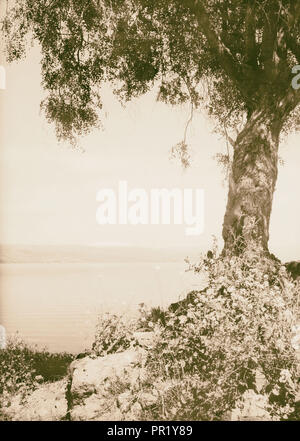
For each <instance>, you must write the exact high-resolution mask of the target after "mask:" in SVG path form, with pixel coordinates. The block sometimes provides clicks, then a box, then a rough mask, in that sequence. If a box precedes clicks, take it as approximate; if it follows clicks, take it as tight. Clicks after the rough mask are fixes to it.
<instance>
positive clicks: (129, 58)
mask: <svg viewBox="0 0 300 441" xmlns="http://www.w3.org/2000/svg"><path fill="white" fill-rule="evenodd" d="M299 23H300V3H299V2H298V1H294V0H224V1H219V0H155V2H154V1H153V0H46V1H44V0H16V2H14V5H13V6H12V7H11V8H9V9H8V13H7V15H6V18H5V19H4V21H3V30H4V32H5V35H6V40H7V53H8V59H9V61H12V60H16V59H19V58H20V57H22V56H23V55H24V54H25V52H26V46H27V43H28V42H27V39H28V37H30V38H33V40H36V41H38V43H39V45H40V46H41V53H42V61H41V68H42V84H43V87H44V89H45V90H46V91H47V97H46V99H45V100H44V102H43V103H42V106H43V108H44V109H45V112H46V115H47V117H48V119H49V121H52V122H54V123H55V124H56V128H57V133H58V136H59V137H60V138H71V137H72V136H74V135H78V134H82V133H85V132H87V131H89V130H90V128H92V127H94V126H95V125H97V123H98V122H99V116H100V115H99V109H101V105H102V102H101V94H100V92H101V85H102V84H103V83H104V82H107V81H109V82H111V83H112V84H113V87H114V91H115V93H116V94H117V95H118V96H119V97H120V99H121V100H129V99H131V98H132V97H136V96H139V95H141V94H144V93H146V92H147V91H148V90H149V89H150V88H152V87H153V85H154V84H157V85H158V88H159V91H158V98H159V99H160V100H162V101H164V102H166V103H170V104H180V103H184V102H187V101H190V102H192V104H193V106H195V107H198V106H200V105H201V104H204V105H205V106H206V107H207V108H208V111H209V112H210V114H211V115H213V116H214V117H216V118H217V121H218V123H219V126H220V127H221V128H223V127H224V125H226V127H236V125H237V123H238V122H241V121H243V118H244V117H245V116H246V117H247V115H248V116H249V114H251V113H252V112H254V111H255V110H257V109H258V108H261V107H262V106H264V107H268V108H269V109H270V108H272V109H273V111H274V112H277V114H278V117H279V118H281V119H282V123H283V124H284V123H285V127H286V128H287V129H289V128H291V127H292V126H297V125H298V122H299V118H298V117H297V112H296V108H297V105H298V104H299V93H297V92H296V91H295V90H293V89H292V87H291V79H292V73H291V69H292V67H293V66H294V65H296V64H300V26H299ZM100 119H101V116H100Z"/></svg>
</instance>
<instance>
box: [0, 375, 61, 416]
mask: <svg viewBox="0 0 300 441" xmlns="http://www.w3.org/2000/svg"><path fill="white" fill-rule="evenodd" d="M66 387H67V379H64V380H61V381H57V382H55V383H44V384H42V385H40V386H39V387H38V388H37V389H36V390H35V391H33V392H31V393H30V394H28V395H25V396H23V394H21V393H19V394H17V395H15V396H13V397H10V398H9V399H8V401H7V402H6V403H5V404H6V405H5V406H3V408H2V409H1V412H2V415H3V417H4V419H8V420H12V421H60V420H63V419H65V416H66V414H67V409H68V405H67V400H66Z"/></svg>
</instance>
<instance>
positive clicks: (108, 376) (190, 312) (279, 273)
mask: <svg viewBox="0 0 300 441" xmlns="http://www.w3.org/2000/svg"><path fill="white" fill-rule="evenodd" d="M190 269H191V270H193V271H195V272H196V273H197V272H201V273H202V272H206V274H207V278H208V283H207V287H206V288H205V289H203V290H201V291H192V292H190V293H189V294H188V295H187V297H186V298H185V299H183V300H181V301H179V302H177V303H174V304H172V305H170V306H169V308H168V309H166V310H163V309H161V308H152V309H151V310H148V309H147V307H146V306H145V305H141V306H140V314H139V316H138V317H137V318H135V319H129V318H128V319H127V318H126V317H124V316H122V317H121V316H118V315H116V314H113V315H110V314H105V315H104V316H101V317H100V318H99V322H98V326H97V330H96V335H95V341H94V344H93V346H92V349H91V351H90V352H88V353H86V354H84V358H82V357H78V359H76V360H74V361H73V362H72V363H71V365H70V366H69V368H68V377H67V378H65V382H64V385H65V386H64V387H65V396H64V397H62V396H61V386H59V387H58V386H57V387H54V386H53V387H52V389H51V390H50V389H49V390H48V389H47V388H46V389H45V388H44V389H43V384H42V385H40V384H39V382H42V383H44V382H52V381H56V380H59V381H57V383H55V384H57V385H61V381H62V380H61V379H62V378H63V377H66V373H67V366H68V365H69V363H70V361H71V359H72V357H71V356H70V355H67V354H62V355H56V354H55V355H54V354H49V353H47V352H42V353H39V352H37V351H35V350H32V349H30V348H28V347H27V346H26V345H24V344H23V343H20V342H18V343H16V342H10V343H9V345H8V347H7V349H6V350H3V351H1V352H0V366H1V383H0V385H1V393H2V397H5V396H6V397H7V396H9V397H12V398H11V402H12V403H14V398H13V396H14V395H16V394H19V395H20V391H21V393H23V396H27V398H26V400H27V401H26V402H27V408H26V409H25V410H26V412H25V410H24V408H22V407H20V400H19V401H18V403H17V404H15V405H13V406H11V409H12V410H13V411H14V413H13V414H12V412H11V414H12V415H11V416H12V417H13V418H14V417H15V416H16V415H17V413H16V412H17V410H16V409H21V410H22V412H21V410H20V412H21V415H25V417H26V418H28V419H30V418H32V419H42V415H41V414H40V412H38V411H37V409H36V408H35V410H34V411H32V412H30V409H29V408H30V406H31V405H32V403H36V402H37V399H38V397H42V399H45V403H46V402H49V403H52V404H51V406H52V407H53V409H52V408H51V409H50V408H49V409H48V410H47V413H46V415H47V418H50V419H51V418H52V417H53V418H58V416H59V417H60V419H64V418H69V419H74V420H86V419H87V420H89V419H94V420H101V419H105V420H120V419H122V420H224V419H251V418H252V419H263V420H298V419H299V417H300V413H299V401H300V400H299V358H297V355H298V356H299V350H300V338H299V323H298V322H297V314H298V313H299V310H298V300H299V282H298V281H297V280H294V279H293V278H292V277H291V276H290V275H289V274H288V272H287V270H286V267H285V266H284V265H282V264H281V263H280V262H279V261H278V260H277V259H275V258H272V257H270V256H268V255H265V254H261V255H258V253H257V250H255V249H254V248H253V247H252V248H251V247H250V246H249V247H248V248H247V249H246V250H245V251H244V252H243V254H241V255H239V256H236V255H233V254H226V255H225V254H220V255H219V254H218V252H217V249H216V248H214V249H213V251H210V252H209V253H208V254H207V255H206V256H204V257H203V258H202V259H201V262H200V263H199V264H197V265H191V268H190ZM32 390H35V391H34V392H33V393H32V392H31V391H32ZM58 391H60V395H59V396H58ZM47 394H50V396H51V400H50V401H49V400H48V399H46V398H45V397H47ZM56 395H57V397H56ZM39 399H40V398H39ZM2 402H4V401H3V398H2ZM30 403H31V404H30ZM55 403H56V404H55ZM6 405H7V399H6ZM33 406H34V405H33ZM49 406H50V405H49ZM8 407H9V406H8ZM25 407H26V406H25ZM35 407H36V406H35ZM54 408H55V409H54ZM28 409H29V410H28ZM6 411H7V409H6ZM24 412H25V413H24ZM5 415H9V411H8V413H7V412H6V413H5Z"/></svg>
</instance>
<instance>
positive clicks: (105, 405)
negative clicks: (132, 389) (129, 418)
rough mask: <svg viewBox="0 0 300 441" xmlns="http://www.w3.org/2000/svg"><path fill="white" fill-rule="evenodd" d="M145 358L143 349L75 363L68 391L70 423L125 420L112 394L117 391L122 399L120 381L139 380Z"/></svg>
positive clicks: (87, 358)
mask: <svg viewBox="0 0 300 441" xmlns="http://www.w3.org/2000/svg"><path fill="white" fill-rule="evenodd" d="M144 356H145V352H144V351H143V350H141V349H137V350H133V349H129V350H127V351H125V352H121V353H116V354H111V355H107V356H105V357H98V358H94V359H93V358H91V357H85V358H83V359H81V360H75V361H73V362H72V363H71V365H70V379H69V384H68V389H67V399H68V407H69V409H68V417H69V419H71V420H98V421H101V420H103V421H105V420H109V421H117V420H122V419H123V416H122V412H121V410H120V408H119V407H118V401H117V400H116V397H115V394H112V393H111V392H112V391H113V390H114V389H115V392H116V395H118V390H117V389H118V380H122V383H123V382H124V381H125V382H128V384H131V383H132V382H134V381H137V380H138V378H139V377H140V375H141V372H142V368H141V366H142V365H143V359H144ZM121 392H123V391H122V390H120V394H121ZM123 398H124V397H123Z"/></svg>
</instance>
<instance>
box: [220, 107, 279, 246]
mask: <svg viewBox="0 0 300 441" xmlns="http://www.w3.org/2000/svg"><path fill="white" fill-rule="evenodd" d="M281 127H282V124H281V122H280V118H277V117H276V115H273V114H272V112H271V111H270V110H268V109H260V110H257V111H255V112H253V113H252V115H251V116H249V117H248V120H247V122H246V124H245V127H244V128H243V130H242V131H241V132H240V134H239V135H238V137H237V140H236V142H235V147H234V156H233V163H232V169H231V174H230V178H229V192H228V202H227V208H226V213H225V217H224V223H223V239H224V252H225V253H226V252H228V251H231V252H234V253H235V254H240V253H241V252H243V250H244V249H245V247H249V246H251V247H253V248H254V249H255V251H258V252H259V251H262V252H267V253H268V240H269V224H270V215H271V209H272V202H273V194H274V190H275V184H276V180H277V167H278V146H279V136H280V130H281Z"/></svg>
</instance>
